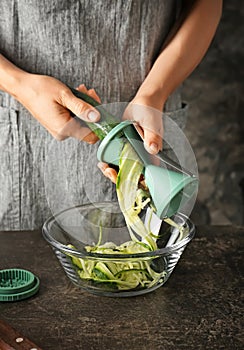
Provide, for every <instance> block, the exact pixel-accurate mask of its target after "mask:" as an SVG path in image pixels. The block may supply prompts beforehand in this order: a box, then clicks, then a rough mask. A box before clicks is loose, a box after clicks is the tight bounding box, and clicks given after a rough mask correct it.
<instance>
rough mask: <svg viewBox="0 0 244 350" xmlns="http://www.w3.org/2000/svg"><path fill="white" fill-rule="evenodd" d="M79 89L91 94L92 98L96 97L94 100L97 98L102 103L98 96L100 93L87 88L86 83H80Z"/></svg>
mask: <svg viewBox="0 0 244 350" xmlns="http://www.w3.org/2000/svg"><path fill="white" fill-rule="evenodd" d="M77 90H78V91H81V92H84V93H85V94H87V95H89V96H91V97H92V98H94V100H96V101H97V102H99V103H101V99H100V97H99V96H98V94H97V93H96V91H95V90H94V89H89V90H88V89H87V88H86V86H85V85H84V84H80V85H79V86H78V87H77Z"/></svg>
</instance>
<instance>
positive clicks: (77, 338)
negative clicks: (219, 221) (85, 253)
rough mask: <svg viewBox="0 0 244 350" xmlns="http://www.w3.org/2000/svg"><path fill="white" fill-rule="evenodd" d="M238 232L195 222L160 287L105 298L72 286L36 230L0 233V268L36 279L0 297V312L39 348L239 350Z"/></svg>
mask: <svg viewBox="0 0 244 350" xmlns="http://www.w3.org/2000/svg"><path fill="white" fill-rule="evenodd" d="M243 233H244V228H241V227H230V226H208V227H207V226H201V227H198V228H197V232H196V236H195V238H194V239H193V241H192V242H191V243H190V244H189V245H188V247H187V248H186V250H185V252H184V253H183V256H182V257H181V260H180V261H179V263H178V265H177V267H176V269H175V270H174V272H173V274H172V276H171V277H170V279H169V280H168V281H167V283H166V284H165V285H164V286H163V287H161V288H159V289H158V290H156V291H154V292H152V293H149V294H146V295H144V296H139V297H132V298H108V297H99V296H95V295H92V294H88V293H87V292H85V291H82V290H80V289H78V288H77V287H75V286H74V285H72V284H71V283H70V282H69V280H68V279H67V277H66V275H65V274H64V272H63V270H62V267H61V266H60V265H59V262H58V260H57V259H56V257H55V256H54V253H53V252H52V249H51V248H50V246H48V244H47V243H46V241H44V239H43V237H42V234H41V232H40V231H29V232H28V231H27V232H0V269H7V268H12V267H18V268H23V269H28V270H30V271H32V272H33V273H34V274H36V275H37V276H38V277H39V278H40V281H41V285H40V290H39V292H38V294H36V295H35V296H33V297H31V298H30V299H26V300H23V301H18V302H0V319H1V320H3V321H4V322H5V323H7V324H9V325H11V326H12V327H13V328H15V329H16V330H17V331H18V332H20V334H21V335H23V337H24V336H25V337H27V338H29V339H30V341H31V342H33V343H35V344H37V347H38V346H39V347H40V348H41V349H44V350H49V349H50V350H52V349H53V350H54V349H55V350H59V349H60V350H61V349H62V350H66V349H67V350H69V349H72V350H75V349H79V350H83V349H84V350H93V349H94V350H117V349H121V350H137V349H138V350H144V349H145V350H157V349H162V350H171V349H172V350H173V349H174V350H175V349H176V350H177V349H187V350H191V349H192V350H193V349H194V350H197V349H204V350H205V349H210V350H215V349H216V350H217V349H218V350H219V349H230V350H232V349H240V350H242V349H244V343H243V334H242V317H243V316H242V315H243V310H242V303H241V291H242V289H241V287H242V284H241V282H242V280H241V278H242V275H241V271H242V269H241V263H242V255H241V247H242V246H243V244H242V243H243ZM0 340H1V336H0ZM3 340H4V339H3ZM27 348H28V349H30V348H32V349H34V347H33V346H32V347H26V348H25V349H27ZM0 349H1V350H2V349H5V348H4V347H2V348H1V343H0ZM6 349H13V347H9V348H7V347H6ZM16 349H20V348H19V347H17V346H16Z"/></svg>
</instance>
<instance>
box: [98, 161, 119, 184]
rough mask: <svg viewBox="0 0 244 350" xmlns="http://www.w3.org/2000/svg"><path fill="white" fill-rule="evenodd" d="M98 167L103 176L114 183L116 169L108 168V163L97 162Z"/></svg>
mask: <svg viewBox="0 0 244 350" xmlns="http://www.w3.org/2000/svg"><path fill="white" fill-rule="evenodd" d="M97 166H98V168H99V169H100V170H101V172H102V173H103V175H104V176H106V177H107V178H108V179H110V180H111V181H112V182H113V183H115V184H116V180H117V171H116V170H115V169H113V168H110V167H109V166H108V164H106V163H102V162H99V163H98V164H97Z"/></svg>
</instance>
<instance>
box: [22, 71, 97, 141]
mask: <svg viewBox="0 0 244 350" xmlns="http://www.w3.org/2000/svg"><path fill="white" fill-rule="evenodd" d="M78 89H79V90H80V91H82V92H84V93H86V94H88V95H90V96H91V97H93V98H94V99H96V100H97V101H99V102H100V99H99V97H98V95H97V94H96V92H95V90H93V89H91V90H87V89H86V87H85V85H80V86H79V88H78ZM16 92H17V93H16V98H17V99H18V101H19V102H20V103H21V104H22V105H23V106H24V107H25V108H26V109H28V111H29V112H30V113H31V114H32V115H33V116H34V117H35V118H36V119H37V120H38V121H39V122H40V123H41V124H42V125H43V126H44V127H45V128H46V129H47V130H48V131H49V133H50V134H51V135H52V136H54V137H55V138H56V139H58V140H64V139H66V138H67V137H70V136H71V137H75V138H77V139H79V140H83V141H85V142H88V143H91V144H93V143H95V142H96V141H97V140H98V138H97V136H96V135H95V134H94V133H93V132H92V131H91V130H90V129H89V128H88V127H86V126H85V125H82V122H79V121H77V120H76V119H74V118H72V116H71V113H70V112H72V113H73V114H74V115H76V116H77V117H79V118H80V119H81V120H83V121H86V122H97V121H98V120H99V118H100V115H99V112H98V111H97V110H96V109H95V108H94V107H92V106H91V105H89V104H88V103H86V102H84V101H82V100H81V99H79V98H77V97H76V96H74V95H73V93H72V92H71V90H70V89H69V88H68V87H67V86H66V85H65V84H63V83H62V82H61V81H59V80H57V79H55V78H52V77H49V76H46V75H37V74H30V73H26V72H24V74H23V75H22V79H21V87H20V88H19V89H18V88H17V89H16Z"/></svg>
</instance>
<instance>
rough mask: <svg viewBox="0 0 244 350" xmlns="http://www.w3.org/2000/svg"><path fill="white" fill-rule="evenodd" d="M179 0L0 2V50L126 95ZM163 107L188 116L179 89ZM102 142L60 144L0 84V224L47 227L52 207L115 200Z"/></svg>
mask: <svg viewBox="0 0 244 350" xmlns="http://www.w3.org/2000/svg"><path fill="white" fill-rule="evenodd" d="M176 12H177V11H176V1H166V0H165V1H163V0H156V1H150V0H144V1H140V0H126V1H124V0H117V1H111V0H96V1H95V0H94V1H91V0H70V1H66V0H53V1H50V0H43V1H39V0H1V1H0V52H1V53H2V54H3V55H4V56H5V57H7V58H8V59H10V60H11V61H12V62H13V63H14V64H16V65H17V66H18V67H20V68H22V69H24V70H26V71H29V72H33V73H38V74H46V75H50V76H53V77H56V78H58V79H59V80H61V81H62V82H64V83H65V84H68V85H70V86H73V87H76V86H78V85H79V84H81V83H84V84H86V86H87V87H88V88H95V89H96V90H97V92H98V94H99V96H100V97H101V98H102V100H103V102H104V103H108V102H119V101H126V102H128V101H130V100H131V99H132V98H133V96H134V95H135V94H136V91H137V90H138V88H139V86H140V85H141V83H142V82H143V80H144V79H145V77H146V75H147V73H148V72H149V70H150V67H151V66H152V63H153V61H154V60H155V58H156V57H157V55H158V53H159V50H160V47H161V46H162V44H163V42H164V40H165V38H166V36H167V34H168V32H169V30H170V28H171V27H172V25H173V23H174V21H175V18H176ZM165 111H166V112H167V113H168V114H169V115H172V116H173V118H175V119H176V120H184V110H182V108H181V100H180V93H179V91H176V92H175V93H174V94H173V95H172V96H171V97H170V98H169V100H168V102H167V103H166V107H165ZM96 151H97V145H95V146H94V145H87V144H85V143H83V142H79V141H77V140H75V139H71V138H70V139H67V140H65V141H62V142H59V141H56V140H54V139H53V138H52V137H51V136H50V135H49V134H48V132H47V131H46V130H45V129H44V128H43V127H42V126H41V125H40V124H39V123H38V122H37V121H36V120H35V119H34V118H33V117H32V116H31V115H30V114H29V113H28V112H27V111H26V110H25V109H24V108H23V107H22V106H21V105H20V104H19V103H18V102H17V101H16V100H14V99H13V98H12V97H11V96H9V95H8V94H6V93H3V92H0V229H1V230H24V229H35V228H39V227H41V225H42V224H43V222H44V221H45V220H46V219H47V218H48V217H49V216H50V215H51V214H52V213H53V212H55V211H58V210H61V209H64V208H66V207H68V206H73V205H76V204H82V203H87V202H89V201H104V200H111V199H114V198H115V193H114V185H113V184H111V182H110V181H109V180H107V179H105V178H104V177H103V175H102V174H101V173H100V171H99V170H98V169H97V167H96V163H97V160H96Z"/></svg>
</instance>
